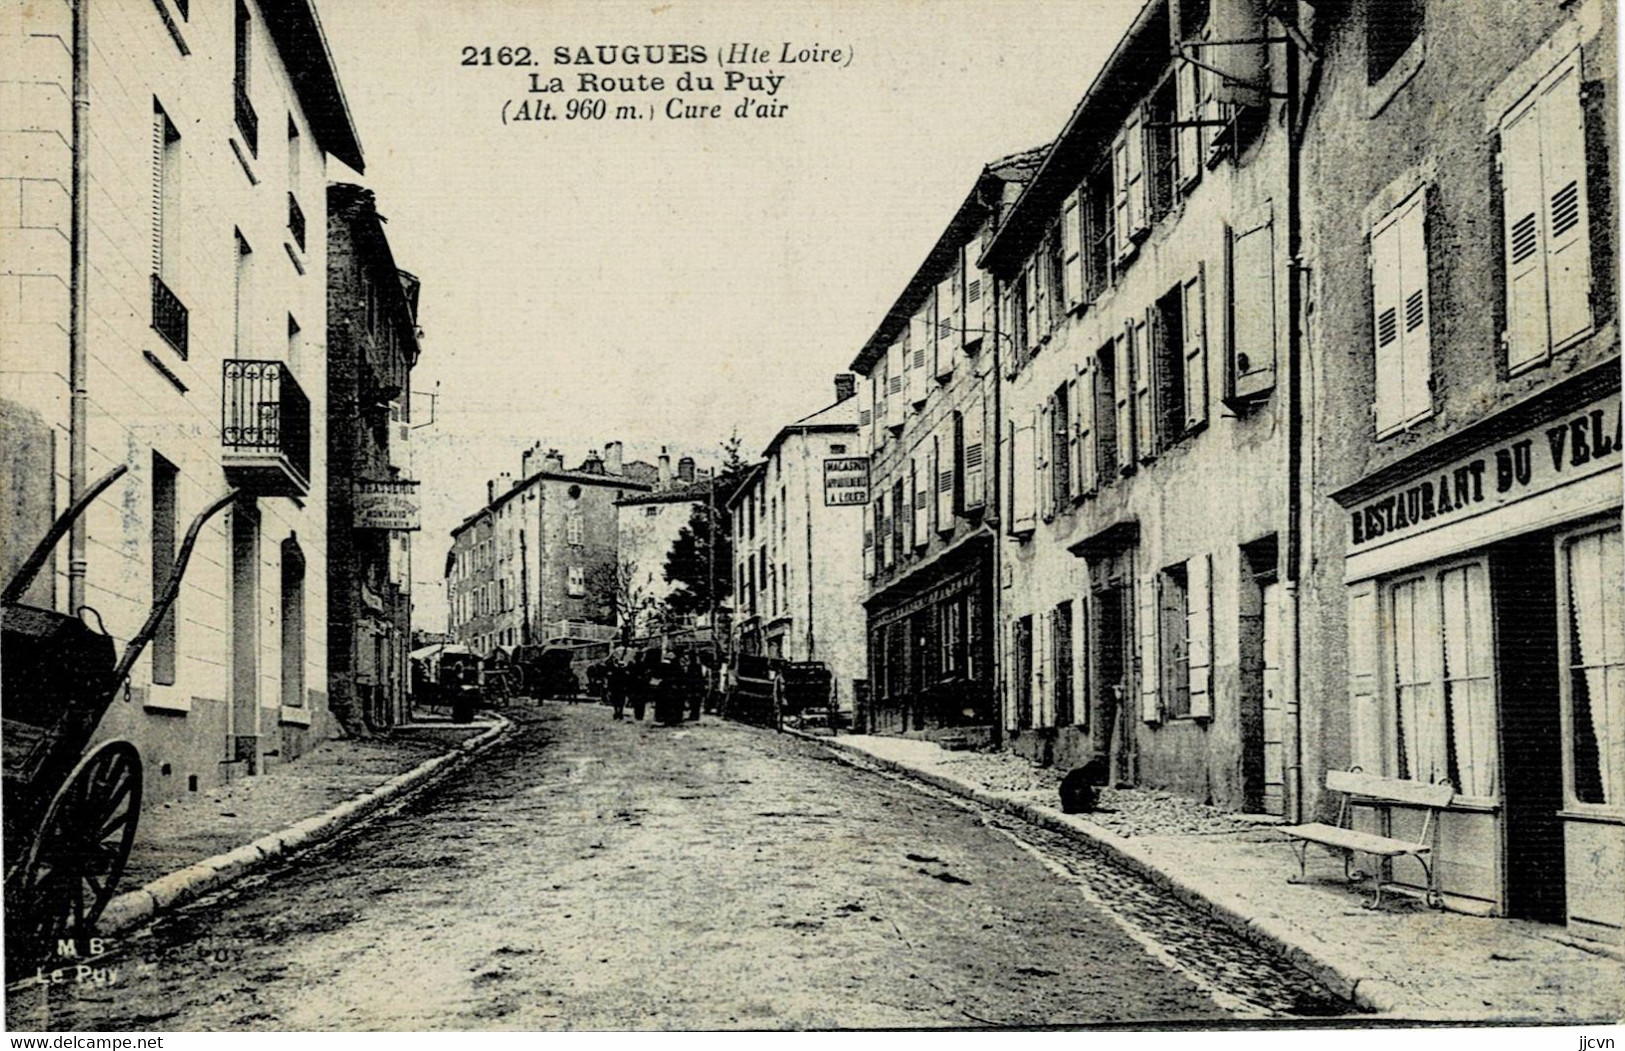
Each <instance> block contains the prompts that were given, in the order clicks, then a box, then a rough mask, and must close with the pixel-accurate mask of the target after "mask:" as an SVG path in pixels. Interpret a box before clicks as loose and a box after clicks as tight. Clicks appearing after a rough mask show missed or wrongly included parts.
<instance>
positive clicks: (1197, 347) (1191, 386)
mask: <svg viewBox="0 0 1625 1051" xmlns="http://www.w3.org/2000/svg"><path fill="white" fill-rule="evenodd" d="M1180 312H1181V318H1182V320H1183V322H1184V325H1185V332H1184V336H1185V427H1186V429H1187V430H1188V429H1190V428H1192V427H1198V426H1200V425H1202V424H1204V423H1206V422H1207V264H1206V263H1201V262H1199V263H1197V264H1196V274H1195V276H1193V277H1191V278H1189V279H1188V280H1186V282H1185V293H1184V299H1183V301H1182V303H1181V310H1180Z"/></svg>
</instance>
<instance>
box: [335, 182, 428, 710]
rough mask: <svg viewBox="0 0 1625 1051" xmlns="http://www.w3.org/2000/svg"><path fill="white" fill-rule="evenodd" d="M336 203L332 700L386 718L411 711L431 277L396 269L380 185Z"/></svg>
mask: <svg viewBox="0 0 1625 1051" xmlns="http://www.w3.org/2000/svg"><path fill="white" fill-rule="evenodd" d="M327 203H328V227H327V232H328V246H327V290H328V291H327V295H328V307H327V417H328V433H327V554H328V566H327V577H328V580H327V595H328V614H327V652H328V654H329V666H328V705H329V707H330V708H331V709H332V710H333V712H334V713H335V714H336V715H337V717H338V718H339V719H340V721H341V722H344V723H346V724H347V725H348V726H350V727H352V728H355V727H360V726H367V727H372V728H378V727H386V726H394V725H396V724H398V723H401V722H405V721H406V720H407V718H408V717H409V716H410V715H411V711H410V708H409V701H408V698H407V693H408V688H409V686H410V684H411V681H412V676H411V669H410V668H409V667H408V663H407V655H408V654H409V653H410V652H411V651H412V649H413V647H412V644H411V643H412V532H413V531H415V530H417V529H418V528H419V511H420V507H419V499H418V483H417V480H416V479H414V478H413V477H412V458H411V433H412V432H411V428H412V399H411V381H412V368H413V366H415V365H416V364H417V360H418V354H419V352H420V343H419V340H420V336H421V330H420V329H419V327H418V318H417V308H418V291H419V288H420V285H419V282H418V279H417V278H416V277H414V276H413V275H411V274H409V273H407V272H405V271H404V270H399V269H397V268H396V266H395V256H394V253H393V252H391V250H390V247H389V240H388V238H387V237H385V235H384V225H383V224H384V219H383V217H382V216H381V215H379V214H378V208H377V204H376V202H375V201H374V199H373V194H372V191H371V190H366V189H363V188H361V187H359V186H354V185H352V184H350V183H331V184H329V185H328V187H327Z"/></svg>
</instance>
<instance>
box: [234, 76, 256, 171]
mask: <svg viewBox="0 0 1625 1051" xmlns="http://www.w3.org/2000/svg"><path fill="white" fill-rule="evenodd" d="M237 127H238V128H240V129H241V130H242V133H243V142H245V143H247V144H248V152H249V153H252V154H254V155H255V156H258V155H259V152H260V118H259V115H258V114H256V113H255V112H254V104H253V103H252V102H250V101H248V92H247V91H245V90H244V89H243V85H241V84H238V85H237Z"/></svg>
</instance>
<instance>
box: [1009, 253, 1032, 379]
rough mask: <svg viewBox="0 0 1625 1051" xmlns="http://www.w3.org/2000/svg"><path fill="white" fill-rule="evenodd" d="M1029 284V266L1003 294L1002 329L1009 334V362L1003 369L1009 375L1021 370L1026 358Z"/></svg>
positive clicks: (1030, 274) (1030, 281) (1030, 278)
mask: <svg viewBox="0 0 1625 1051" xmlns="http://www.w3.org/2000/svg"><path fill="white" fill-rule="evenodd" d="M1031 284H1032V268H1031V264H1029V265H1028V267H1027V268H1026V269H1024V270H1023V271H1022V272H1021V274H1020V275H1018V276H1017V278H1016V280H1014V281H1012V282H1010V287H1009V288H1008V289H1006V290H1005V294H1004V304H1005V309H1004V327H1005V331H1007V332H1009V333H1010V360H1009V361H1008V362H1006V363H1005V368H1006V371H1008V372H1009V373H1010V374H1011V375H1014V374H1015V373H1016V372H1017V371H1018V370H1019V369H1020V368H1021V366H1022V364H1023V362H1024V361H1025V360H1026V357H1027V340H1028V337H1029V333H1028V331H1027V311H1028V304H1027V294H1028V287H1029V286H1030V285H1031Z"/></svg>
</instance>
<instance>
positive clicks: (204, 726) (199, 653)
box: [0, 0, 363, 802]
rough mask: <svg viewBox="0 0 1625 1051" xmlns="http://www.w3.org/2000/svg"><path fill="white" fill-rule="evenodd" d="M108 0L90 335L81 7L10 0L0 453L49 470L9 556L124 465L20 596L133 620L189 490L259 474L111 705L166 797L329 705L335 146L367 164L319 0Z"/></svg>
mask: <svg viewBox="0 0 1625 1051" xmlns="http://www.w3.org/2000/svg"><path fill="white" fill-rule="evenodd" d="M90 13H91V21H90V23H89V27H88V29H89V37H90V42H91V43H90V53H89V54H88V55H87V56H86V59H87V61H86V69H87V73H86V77H87V83H86V87H87V98H88V102H89V106H88V109H85V110H84V111H83V113H84V118H83V119H85V120H86V121H88V122H89V128H88V135H87V138H88V140H89V141H90V142H92V143H94V148H93V149H91V150H90V151H89V153H88V154H87V156H86V158H85V159H84V160H85V166H84V168H83V169H82V170H83V172H84V175H83V178H84V182H85V187H84V192H85V193H86V197H85V202H86V205H85V206H86V209H87V220H88V221H87V224H86V228H85V234H84V242H83V252H84V256H83V258H84V260H85V263H86V267H85V274H86V279H85V281H86V283H85V286H84V293H85V299H84V302H85V304H86V314H85V323H84V326H83V329H82V330H81V335H80V339H81V341H82V342H81V349H82V352H83V353H82V356H80V355H76V354H75V353H74V350H73V347H72V345H71V339H72V337H71V335H70V333H71V332H72V331H73V328H74V326H73V324H72V314H73V305H72V304H73V278H72V266H71V263H72V260H73V258H74V254H73V243H72V242H73V234H74V229H73V223H72V201H73V193H74V166H73V154H72V146H71V144H72V143H73V141H74V136H73V134H72V125H73V111H74V107H73V104H72V99H73V89H74V73H73V70H74V51H73V40H74V34H73V30H72V5H70V4H68V3H65V2H60V0H52V2H47V3H38V4H28V5H24V4H15V3H13V4H7V5H5V8H4V13H3V14H0V91H3V93H4V94H3V98H0V202H3V207H0V317H4V319H5V321H4V324H3V325H0V418H3V419H4V421H5V424H4V426H5V433H4V435H3V437H0V457H3V461H0V471H3V474H4V477H6V478H7V479H19V478H27V479H29V480H30V481H29V484H28V485H27V486H11V487H9V489H10V491H9V492H8V495H7V499H6V501H5V507H4V516H3V521H0V550H3V551H4V555H3V556H0V557H3V558H4V559H5V569H6V570H7V571H9V570H10V569H11V568H13V567H15V565H16V563H17V561H19V560H20V559H21V558H22V557H23V555H24V554H25V553H26V552H27V551H28V550H29V548H31V547H32V546H33V544H34V542H35V541H36V540H37V539H38V538H39V537H40V535H41V534H42V533H43V532H44V529H45V526H46V524H47V523H48V521H49V520H50V519H51V518H52V517H53V516H54V514H55V513H56V512H57V511H59V510H60V509H62V508H64V507H65V506H66V505H67V503H68V502H69V499H70V492H71V491H72V488H73V487H74V486H75V485H76V484H85V483H88V482H89V481H94V480H95V479H96V478H98V477H100V476H101V475H102V474H104V473H105V472H106V471H107V470H108V469H110V468H112V467H114V466H115V465H119V464H122V465H125V466H127V467H128V468H129V474H128V475H127V476H126V477H125V478H124V479H122V480H121V481H119V482H118V483H117V484H116V485H115V487H114V488H113V489H112V490H110V491H109V492H108V493H107V494H105V495H104V496H103V497H102V498H101V499H100V500H99V501H98V502H97V503H96V504H94V505H93V506H92V508H91V510H90V512H89V514H88V515H87V517H86V519H85V523H86V524H85V530H84V537H85V540H84V544H83V548H82V550H81V551H80V552H79V553H77V554H75V553H74V550H73V549H74V548H75V547H77V546H78V545H77V542H65V543H64V544H62V545H61V546H60V547H59V549H58V551H57V552H56V555H55V558H54V559H53V561H52V562H51V563H49V564H48V567H47V571H46V573H45V574H43V575H42V577H41V579H40V581H39V583H38V584H37V585H36V586H35V588H34V589H33V591H32V592H31V593H30V595H29V596H28V597H27V599H28V601H30V602H32V603H34V604H36V605H41V606H48V607H52V608H56V609H59V610H68V609H69V608H71V606H72V605H74V604H77V603H78V602H80V601H82V602H84V603H85V604H87V605H89V606H91V607H94V608H95V609H96V610H97V611H98V612H99V613H100V615H101V619H102V622H103V624H105V626H106V628H107V630H108V631H109V632H110V633H111V634H112V635H113V636H114V637H115V639H116V640H117V642H118V643H119V644H120V645H121V646H122V644H123V643H124V642H126V641H127V640H128V639H129V637H130V636H131V634H133V633H134V632H135V631H136V630H137V629H138V627H139V626H140V625H141V623H142V622H143V620H144V619H145V618H146V614H147V612H148V609H149V608H150V606H151V604H152V602H153V599H154V597H155V594H156V593H157V591H158V590H159V589H160V588H161V587H162V586H163V584H164V582H165V581H166V580H167V578H168V576H169V572H170V568H171V566H172V564H173V562H174V558H175V554H176V550H177V546H178V545H179V543H180V541H181V538H182V536H183V535H184V533H185V531H186V529H187V526H188V524H189V522H190V521H191V519H192V518H193V516H194V515H195V514H196V513H197V512H198V511H199V510H200V509H201V508H203V507H204V506H206V505H208V504H209V503H211V502H213V501H214V500H215V499H217V498H218V497H221V496H222V495H224V494H225V493H226V492H227V491H228V490H229V489H230V488H233V487H235V488H237V489H239V490H241V491H242V492H244V493H245V494H246V495H245V498H244V499H242V500H240V501H239V502H238V503H237V504H236V506H235V507H234V509H232V510H230V511H229V512H227V513H225V514H222V515H221V516H219V517H217V518H215V519H214V520H213V521H211V523H210V524H209V525H208V526H207V527H206V528H205V529H204V530H203V532H202V534H201V536H200V538H199V541H198V547H197V551H196V554H195V557H194V558H193V560H192V564H191V567H190V568H189V570H188V571H187V573H186V576H185V578H184V585H183V587H182V588H181V591H180V598H179V601H178V603H177V604H176V606H175V607H174V609H173V612H172V613H171V615H170V616H169V617H168V618H166V620H165V621H164V622H163V624H162V625H160V628H159V632H158V636H157V638H156V639H155V640H154V642H153V644H152V645H151V646H150V647H149V649H148V650H147V652H146V654H145V656H144V657H143V658H142V659H141V661H140V662H139V663H137V664H136V666H135V668H134V671H133V674H132V676H131V678H130V680H129V686H128V689H127V690H125V691H124V692H122V693H121V694H120V696H119V697H118V699H117V700H116V701H115V702H114V703H113V705H112V707H111V708H110V710H109V711H108V713H107V715H106V717H105V718H104V719H103V720H102V724H101V727H100V729H99V730H98V735H99V736H100V737H103V738H106V737H124V738H128V739H130V740H131V741H133V742H134V743H135V744H136V746H137V747H138V748H139V749H140V751H141V752H142V755H143V757H144V759H145V769H146V782H147V783H146V786H145V790H146V795H145V798H146V799H147V800H149V801H153V802H158V801H162V800H165V799H170V798H174V797H175V796H177V795H181V794H184V793H186V792H188V791H197V790H202V789H204V788H207V787H209V786H212V785H216V784H219V783H221V782H222V781H224V780H227V779H230V778H232V777H234V776H239V775H244V774H251V773H256V772H258V771H261V770H263V769H264V768H265V767H266V766H268V765H270V764H273V763H276V762H282V761H286V760H289V759H292V758H294V757H295V756H297V755H298V754H299V753H300V752H302V751H303V750H304V749H305V748H307V747H308V746H309V745H310V744H312V743H314V742H316V741H320V740H321V739H322V738H323V737H324V736H325V734H326V731H327V697H326V687H327V669H328V661H327V624H326V610H327V601H326V579H327V553H326V545H325V543H324V539H323V537H324V534H325V532H326V527H327V508H326V499H327V468H326V449H327V435H326V426H325V418H324V413H323V412H322V411H321V410H322V407H323V406H324V405H325V399H326V351H325V347H324V341H325V335H326V331H327V290H326V274H327V261H326V250H327V208H326V195H325V190H326V167H327V158H328V157H329V156H335V157H338V158H340V159H342V160H343V161H345V162H346V163H347V164H349V165H350V167H352V168H354V169H356V170H358V171H359V170H361V169H362V166H363V162H362V158H361V151H360V145H359V142H358V139H357V136H356V132H355V128H354V126H353V124H352V123H351V120H350V116H349V111H348V108H347V106H346V104H345V101H344V96H343V92H342V91H341V90H340V87H339V84H338V81H337V79H336V76H335V73H334V70H333V67H332V66H331V65H330V63H329V61H328V57H327V56H328V52H327V47H326V43H325V41H324V40H323V39H322V35H321V30H320V26H319V22H318V21H317V18H316V13H315V11H314V9H313V8H312V6H311V5H310V3H309V2H308V0H286V2H281V0H279V2H277V3H265V4H263V5H262V4H261V3H260V2H258V0H233V2H231V3H224V4H199V3H191V4H187V3H183V2H179V0H160V2H156V3H145V4H96V5H91V8H90ZM75 360H83V362H84V372H83V383H84V389H85V390H86V391H87V392H88V393H87V395H86V401H85V407H84V413H83V415H82V417H80V418H77V419H76V416H78V414H77V413H76V412H75V411H74V408H75V406H74V397H73V390H72V387H73V383H72V380H73V366H72V364H71V363H72V362H73V361H75ZM312 406H315V411H312V408H311V407H312ZM81 450H82V453H83V457H84V460H83V462H84V464H85V469H84V471H83V476H84V483H76V482H75V480H74V477H73V476H74V475H75V474H76V473H78V472H77V471H76V470H75V468H74V462H75V459H76V456H75V454H76V452H77V451H81ZM81 558H82V559H83V563H82V564H83V567H84V568H83V576H82V577H77V574H76V568H77V567H76V566H75V565H73V563H74V562H75V561H76V560H77V559H81ZM81 585H82V592H83V594H82V596H81V595H79V594H77V592H79V591H80V590H81Z"/></svg>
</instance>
